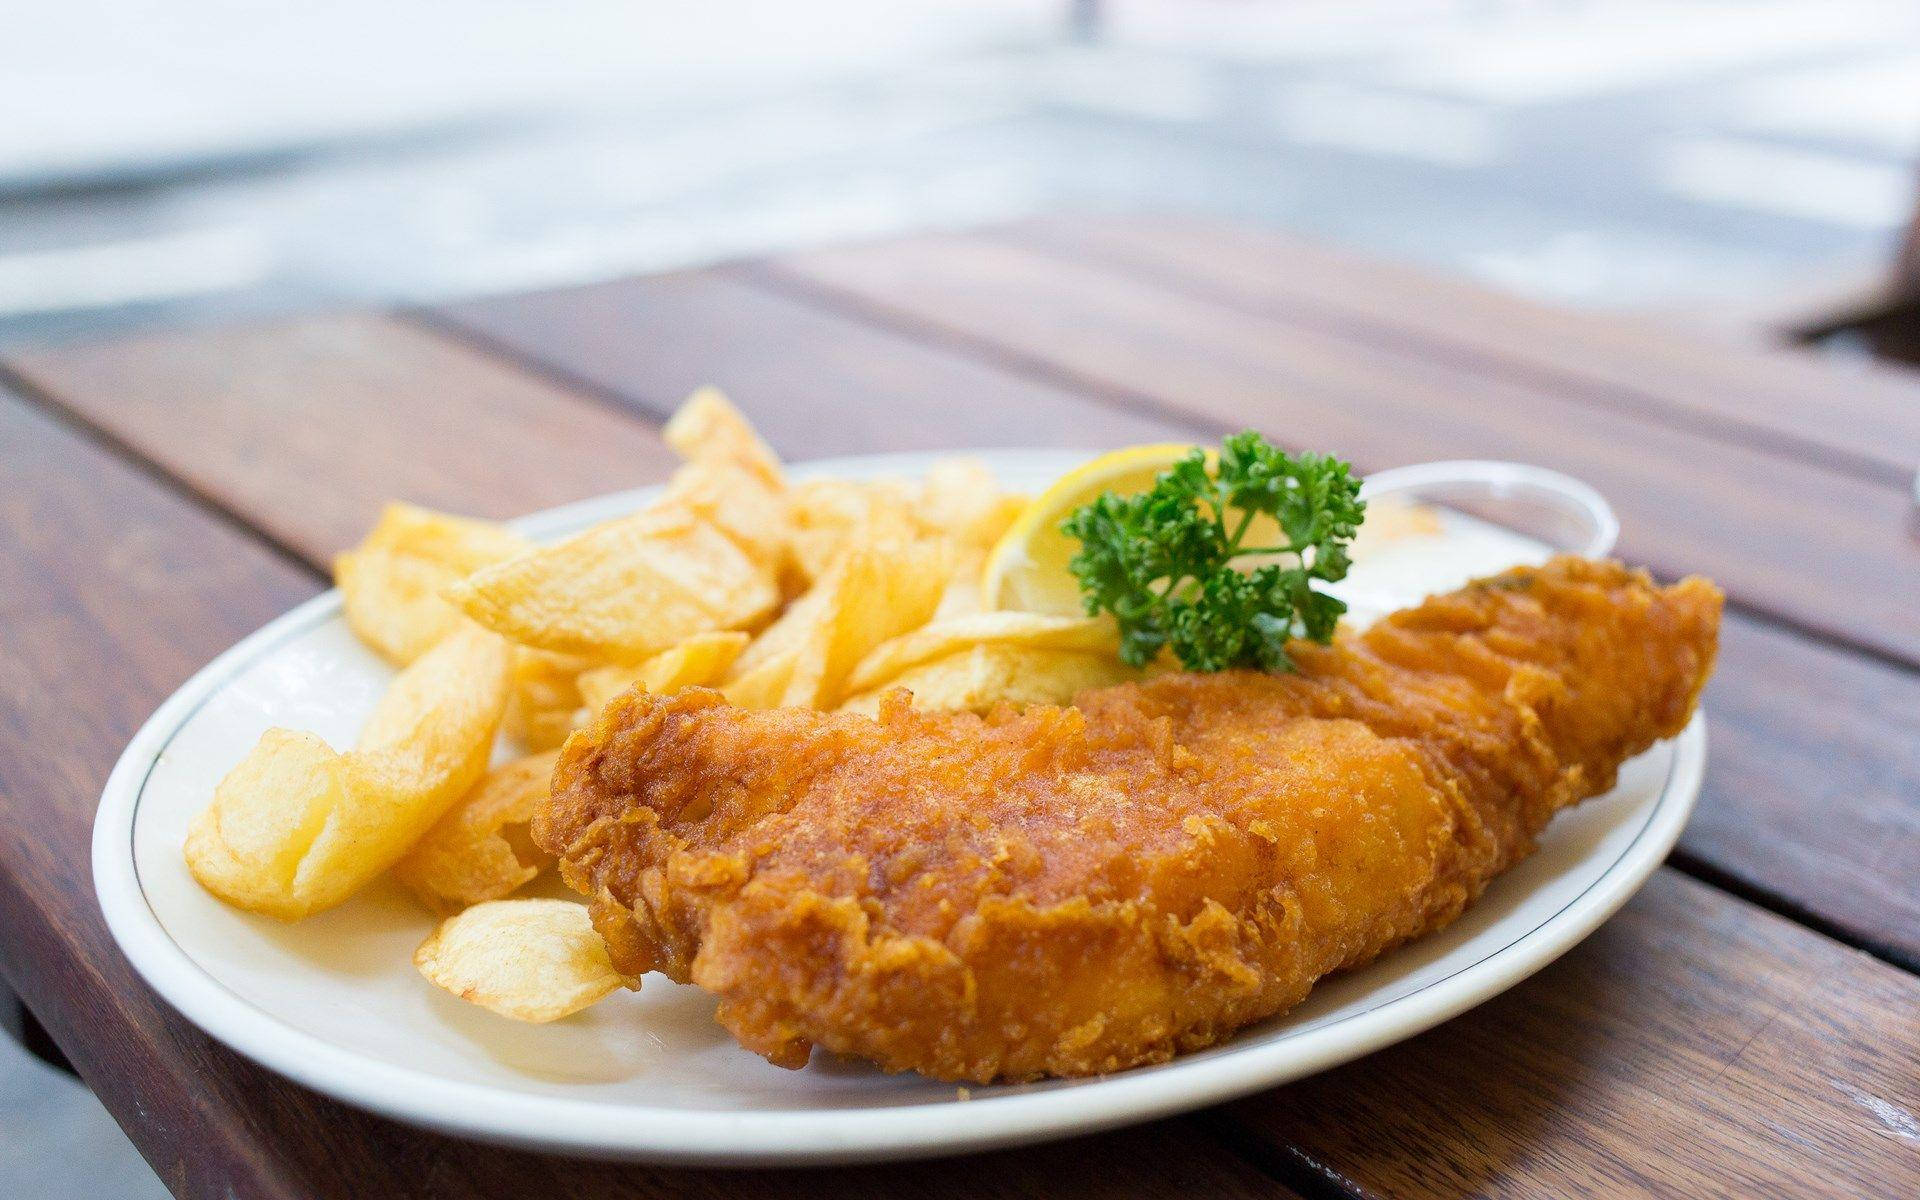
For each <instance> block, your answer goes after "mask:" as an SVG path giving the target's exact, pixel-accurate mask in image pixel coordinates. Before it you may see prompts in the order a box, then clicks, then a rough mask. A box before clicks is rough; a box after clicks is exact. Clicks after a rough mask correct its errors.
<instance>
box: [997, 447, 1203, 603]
mask: <svg viewBox="0 0 1920 1200" xmlns="http://www.w3.org/2000/svg"><path fill="white" fill-rule="evenodd" d="M1192 449H1193V447H1192V446H1190V445H1187V444H1186V443H1183V442H1160V443H1157V444H1155V445H1151V446H1129V447H1127V448H1126V449H1124V450H1115V451H1113V452H1112V453H1111V454H1103V455H1101V456H1100V457H1099V458H1096V459H1094V460H1093V461H1092V462H1089V463H1085V464H1083V465H1081V466H1078V467H1075V468H1074V469H1073V470H1071V471H1068V472H1067V473H1066V474H1065V475H1062V476H1061V477H1060V478H1059V479H1057V480H1055V481H1054V483H1053V486H1051V487H1049V488H1048V489H1047V490H1046V491H1044V492H1042V493H1041V494H1040V495H1038V496H1036V497H1035V498H1034V499H1033V501H1032V502H1031V503H1030V504H1028V505H1027V507H1026V508H1024V509H1022V510H1021V512H1020V515H1019V516H1018V517H1016V518H1015V519H1014V522H1013V524H1012V525H1010V526H1008V527H1007V532H1006V533H1005V534H1003V535H1002V536H1001V538H1000V540H999V541H998V542H996V543H994V547H993V550H992V551H991V552H990V553H989V554H988V555H987V565H986V572H985V574H984V576H983V577H982V579H981V583H980V595H981V597H982V598H983V599H984V600H985V602H986V605H987V607H988V608H990V609H1011V610H1015V611H1018V612H1034V613H1054V614H1057V615H1060V616H1078V615H1080V614H1081V612H1082V611H1083V610H1082V609H1081V607H1080V581H1079V580H1077V579H1075V578H1074V577H1073V572H1072V571H1071V570H1069V569H1068V567H1067V564H1068V563H1069V562H1070V561H1071V560H1072V558H1073V556H1074V554H1075V553H1076V552H1077V551H1078V550H1079V549H1080V542H1079V540H1078V539H1076V538H1070V537H1068V536H1067V535H1066V534H1064V533H1061V532H1060V523H1061V522H1062V521H1064V520H1066V519H1067V517H1068V516H1070V515H1071V514H1072V513H1073V510H1074V509H1076V508H1079V507H1080V506H1081V505H1083V504H1089V503H1091V502H1092V501H1094V500H1095V499H1097V498H1098V497H1099V496H1100V495H1101V494H1102V493H1105V492H1115V493H1118V494H1120V495H1123V496H1127V495H1133V494H1135V493H1137V492H1144V491H1146V490H1147V489H1148V488H1150V487H1152V486H1153V480H1154V476H1156V475H1158V474H1159V473H1160V472H1162V471H1164V470H1166V469H1167V468H1168V467H1170V466H1172V465H1173V464H1174V463H1176V462H1178V461H1179V460H1181V459H1182V458H1185V457H1186V456H1187V453H1188V452H1189V451H1191V450H1192Z"/></svg>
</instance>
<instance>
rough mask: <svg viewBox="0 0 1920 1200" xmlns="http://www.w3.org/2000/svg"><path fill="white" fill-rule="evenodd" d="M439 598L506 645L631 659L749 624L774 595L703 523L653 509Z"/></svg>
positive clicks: (484, 574) (760, 570)
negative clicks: (500, 636)
mask: <svg viewBox="0 0 1920 1200" xmlns="http://www.w3.org/2000/svg"><path fill="white" fill-rule="evenodd" d="M447 598H448V599H449V600H451V601H453V602H454V603H455V604H456V605H458V606H459V607H460V608H461V609H463V610H464V611H465V612H466V614H467V615H468V616H470V617H472V618H473V619H474V620H476V621H478V622H479V623H480V624H482V625H484V626H486V627H487V628H489V629H493V630H497V631H498V632H500V633H503V634H505V635H506V636H507V637H509V638H511V639H513V640H514V641H516V642H520V643H523V644H525V645H530V646H537V647H539V648H541V649H544V650H555V651H559V652H561V653H564V654H585V655H592V656H595V657H598V658H602V659H609V660H614V661H632V660H634V659H638V658H644V657H646V656H648V655H651V654H657V653H659V652H660V651H662V650H665V649H667V648H668V647H670V646H672V645H674V644H675V643H677V642H682V641H685V640H686V639H687V638H690V637H692V636H693V635H694V634H696V633H709V632H711V631H713V630H716V629H737V628H742V627H745V626H750V625H752V624H753V623H754V622H756V621H758V620H760V619H762V618H764V617H765V616H766V615H767V614H768V613H770V612H772V611H773V609H774V608H775V606H777V605H778V604H779V602H780V590H779V587H778V585H777V582H776V580H775V578H774V576H773V574H772V572H771V571H769V570H768V569H767V568H766V567H765V566H763V565H761V564H758V563H755V562H754V561H753V560H752V559H750V558H748V557H747V555H746V553H745V552H744V551H742V550H741V549H740V547H739V546H737V545H735V544H734V543H733V541H732V540H731V539H730V538H728V537H727V536H726V535H725V534H723V533H721V532H720V531H719V530H718V529H716V528H714V527H713V526H712V525H710V524H708V523H707V522H706V521H703V520H700V519H698V518H697V517H695V516H693V515H692V514H690V513H687V512H684V511H678V510H674V509H661V508H654V509H647V510H644V511H642V512H638V513H635V514H634V515H632V516H630V517H622V518H620V519H618V520H614V521H608V522H606V523H605V524H602V525H597V526H595V527H594V528H592V529H589V530H587V531H586V532H584V533H581V534H577V535H575V536H574V537H571V538H568V539H567V540H565V541H563V542H559V543H556V544H555V545H552V546H545V547H542V548H540V549H538V550H535V551H533V552H532V553H530V554H523V555H521V556H520V557H519V558H516V559H513V560H511V561H509V562H504V563H499V564H497V565H495V566H492V567H488V568H486V569H484V570H481V571H478V572H475V573H474V574H473V575H470V576H468V577H467V578H466V579H464V580H462V581H461V582H459V583H457V584H454V585H453V586H452V587H451V588H449V589H448V591H447Z"/></svg>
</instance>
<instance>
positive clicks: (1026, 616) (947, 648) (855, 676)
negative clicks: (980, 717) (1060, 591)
mask: <svg viewBox="0 0 1920 1200" xmlns="http://www.w3.org/2000/svg"><path fill="white" fill-rule="evenodd" d="M990 644H991V645H1008V646H1030V647H1033V648H1034V649H1043V650H1077V651H1080V652H1082V653H1089V654H1092V653H1106V654H1109V655H1112V654H1116V653H1117V652H1118V648H1119V644H1120V639H1119V634H1118V631H1117V630H1116V629H1115V627H1114V623H1113V621H1112V619H1111V618H1108V617H1056V616H1053V615H1051V614H1048V613H1024V612H990V613H978V614H975V615H973V616H966V617H955V618H953V619H951V620H946V621H934V622H931V623H929V624H927V625H923V626H921V627H920V628H918V629H915V630H912V631H910V632H908V633H903V634H901V635H900V636H899V637H896V638H894V639H892V640H891V641H888V642H885V643H883V644H881V645H879V646H876V647H875V648H874V649H873V651H872V653H870V654H868V655H867V656H866V657H865V658H863V659H861V660H860V664H859V665H858V666H856V667H855V668H854V669H853V673H852V674H851V675H849V676H848V677H847V690H848V691H850V692H864V691H868V690H870V689H872V688H876V687H879V686H880V685H881V684H883V683H885V682H887V681H888V680H889V679H892V678H894V677H895V676H897V675H899V674H901V673H902V672H903V671H906V670H908V669H909V668H912V667H917V666H919V665H920V664H921V663H923V662H930V661H932V660H933V659H936V658H947V657H949V656H951V655H954V654H957V653H959V652H960V651H962V650H965V649H967V648H968V647H969V646H979V645H990Z"/></svg>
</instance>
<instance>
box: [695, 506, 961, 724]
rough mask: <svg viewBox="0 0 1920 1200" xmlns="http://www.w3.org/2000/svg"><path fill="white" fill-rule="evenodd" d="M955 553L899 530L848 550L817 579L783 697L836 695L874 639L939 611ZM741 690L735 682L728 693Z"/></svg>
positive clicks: (795, 701) (796, 702) (791, 700)
mask: <svg viewBox="0 0 1920 1200" xmlns="http://www.w3.org/2000/svg"><path fill="white" fill-rule="evenodd" d="M952 558H953V552H952V547H951V545H950V544H949V543H948V542H946V541H945V540H934V539H929V538H917V537H912V536H908V535H905V534H903V533H901V532H899V531H898V530H896V531H893V532H890V533H887V534H881V535H878V536H874V537H873V538H872V540H870V541H867V542H864V543H863V544H860V545H857V546H855V547H853V548H852V549H850V550H848V551H847V552H846V553H845V554H843V555H842V556H841V557H840V559H839V560H838V561H837V562H835V563H834V565H833V568H832V569H831V570H829V571H828V572H827V575H826V577H825V578H823V579H822V580H821V581H820V582H819V583H818V584H816V585H815V588H816V590H817V591H818V592H819V594H820V595H819V599H818V600H817V601H816V602H814V603H813V604H810V605H809V608H808V612H809V615H810V618H811V619H810V621H809V623H808V624H807V626H806V627H805V632H804V635H803V636H801V637H800V638H799V640H798V644H797V645H796V646H795V647H794V648H793V649H792V650H791V651H790V652H789V653H790V654H791V656H792V668H791V671H790V672H789V673H788V675H787V677H786V680H785V683H784V686H783V687H782V688H781V689H780V703H781V704H783V705H789V706H797V707H803V708H830V707H832V706H833V705H834V704H835V703H837V702H838V701H839V698H840V697H841V696H842V695H843V694H844V689H845V684H846V679H847V676H848V675H849V674H850V673H851V672H852V671H853V668H854V667H855V666H856V665H857V664H858V663H859V661H860V660H861V659H862V658H864V657H865V656H866V655H867V654H868V653H869V652H870V651H871V650H872V649H873V648H874V647H875V646H877V645H879V644H880V643H881V642H883V641H886V640H887V639H888V638H891V637H895V636H897V635H899V634H901V633H905V632H906V631H907V630H910V629H915V628H917V627H919V626H920V625H923V624H925V623H926V621H927V619H928V618H929V617H931V616H932V615H933V611H934V609H935V608H936V607H938V606H939V603H940V594H941V592H942V591H944V590H945V588H946V583H947V576H948V573H949V571H950V569H951V563H952ZM803 602H804V601H803ZM781 661H783V660H782V659H779V658H776V659H773V660H770V664H769V665H770V666H771V667H772V669H773V670H778V665H777V664H778V663H780V662H781ZM741 690H742V689H740V688H739V687H737V686H736V688H735V691H734V692H731V693H729V696H730V697H731V696H734V695H736V694H738V693H739V692H740V691H741ZM738 702H739V701H737V700H736V703H738Z"/></svg>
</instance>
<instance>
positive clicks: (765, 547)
mask: <svg viewBox="0 0 1920 1200" xmlns="http://www.w3.org/2000/svg"><path fill="white" fill-rule="evenodd" d="M660 507H662V508H667V509H677V510H679V511H682V512H686V513H689V514H691V515H693V516H695V517H698V518H699V519H701V520H703V521H705V522H707V523H708V524H710V525H712V526H713V527H714V528H715V529H718V530H719V531H720V532H721V533H724V534H726V535H727V537H729V538H731V539H732V540H733V544H734V545H736V546H738V547H740V549H741V550H742V551H743V552H745V554H746V555H747V557H748V558H750V559H752V560H753V561H754V562H756V563H758V564H759V565H760V566H761V567H762V568H763V569H765V570H766V571H768V572H769V573H770V574H772V575H773V576H774V577H775V578H776V579H783V578H785V577H786V576H787V575H788V574H790V573H791V569H790V566H789V563H790V561H791V558H792V552H791V549H790V544H791V542H792V540H793V539H792V531H791V528H790V527H789V525H788V522H787V504H786V499H785V496H784V494H783V493H782V491H781V490H780V489H778V488H776V487H773V486H772V485H770V484H768V483H767V482H766V480H765V479H763V478H762V477H761V476H759V475H757V474H755V473H753V472H752V471H749V470H747V469H746V468H744V467H741V466H740V465H738V464H737V463H730V462H708V461H705V460H701V461H698V462H691V463H688V464H687V465H686V466H684V467H681V468H680V469H679V470H678V471H675V472H674V473H673V479H672V480H671V481H669V482H668V484H667V492H666V495H665V496H664V497H662V499H661V501H660Z"/></svg>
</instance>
